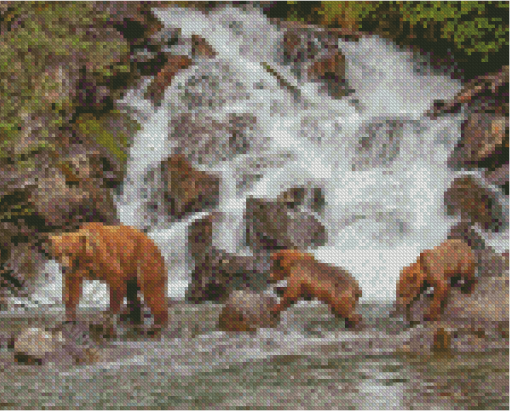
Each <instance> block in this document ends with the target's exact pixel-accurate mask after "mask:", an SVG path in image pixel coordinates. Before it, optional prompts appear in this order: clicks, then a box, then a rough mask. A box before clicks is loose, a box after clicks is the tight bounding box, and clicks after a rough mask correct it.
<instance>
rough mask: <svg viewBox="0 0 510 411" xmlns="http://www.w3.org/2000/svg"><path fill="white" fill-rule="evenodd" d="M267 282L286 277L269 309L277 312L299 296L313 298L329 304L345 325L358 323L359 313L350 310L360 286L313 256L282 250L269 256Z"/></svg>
mask: <svg viewBox="0 0 510 411" xmlns="http://www.w3.org/2000/svg"><path fill="white" fill-rule="evenodd" d="M271 260H272V268H271V274H270V281H271V282H278V281H281V280H283V279H287V288H286V289H285V291H284V294H283V297H282V300H281V302H280V303H279V304H278V305H276V306H275V307H273V308H272V309H271V313H272V314H273V315H275V316H276V315H279V313H280V312H281V311H284V310H286V309H287V308H288V307H289V306H290V305H291V304H293V303H295V302H297V301H298V300H299V299H300V298H306V299H309V298H313V297H316V298H317V299H319V300H320V301H322V302H324V303H326V304H328V305H329V307H330V309H331V311H332V312H333V313H334V314H335V315H336V316H339V317H342V318H344V319H345V326H346V327H347V328H351V327H354V326H356V325H358V324H359V323H360V321H361V315H360V314H355V313H354V309H355V308H356V304H357V302H358V300H359V298H360V297H361V288H360V286H359V284H358V282H357V281H356V279H355V278H354V277H353V276H351V275H350V274H349V273H348V272H347V271H345V270H343V269H341V268H339V267H335V266H332V265H329V264H325V263H322V262H319V261H317V260H316V259H315V258H314V257H313V255H311V254H307V253H300V252H298V251H295V250H283V251H279V252H276V253H273V254H272V255H271Z"/></svg>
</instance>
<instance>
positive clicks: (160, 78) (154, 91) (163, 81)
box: [145, 55, 192, 106]
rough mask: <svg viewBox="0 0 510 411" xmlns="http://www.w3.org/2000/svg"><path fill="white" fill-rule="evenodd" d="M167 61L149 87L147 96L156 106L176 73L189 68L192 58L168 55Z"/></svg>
mask: <svg viewBox="0 0 510 411" xmlns="http://www.w3.org/2000/svg"><path fill="white" fill-rule="evenodd" d="M166 59H167V62H166V64H165V65H164V66H163V68H162V69H161V70H160V71H159V73H158V74H157V75H156V77H155V78H154V80H152V82H151V84H150V85H149V87H148V88H147V91H146V93H145V98H146V99H148V100H150V101H152V103H153V104H154V105H155V106H159V105H160V104H161V101H162V100H163V97H164V95H165V90H166V88H167V87H169V86H170V85H171V84H172V80H173V78H174V77H175V75H176V74H177V73H178V72H179V71H181V70H184V69H186V68H188V67H189V66H190V65H191V63H192V60H191V59H190V58H189V57H187V56H174V55H167V56H166Z"/></svg>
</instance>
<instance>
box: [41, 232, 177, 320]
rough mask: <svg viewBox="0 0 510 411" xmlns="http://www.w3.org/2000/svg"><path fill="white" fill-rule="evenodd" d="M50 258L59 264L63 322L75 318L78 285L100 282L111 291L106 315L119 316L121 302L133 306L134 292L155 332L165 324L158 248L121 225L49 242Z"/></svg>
mask: <svg viewBox="0 0 510 411" xmlns="http://www.w3.org/2000/svg"><path fill="white" fill-rule="evenodd" d="M49 245H50V246H49V250H48V251H49V254H50V256H51V257H52V258H54V259H56V260H57V261H58V262H59V263H60V264H61V265H62V271H63V274H64V296H63V297H64V302H65V307H66V320H67V321H74V320H75V319H76V306H77V305H78V303H79V299H80V295H81V288H82V281H83V279H88V280H100V281H104V282H106V283H107V284H108V286H109V288H110V311H111V313H112V314H114V315H115V314H118V313H119V311H120V307H121V304H122V301H123V300H124V297H126V296H127V297H128V306H129V305H131V306H134V305H136V303H137V301H136V299H137V293H136V291H137V289H138V288H139V289H140V291H141V292H142V294H143V296H144V300H145V303H146V304H147V305H148V306H149V308H150V309H151V311H152V315H153V316H154V324H155V328H156V330H157V329H161V327H163V326H164V325H166V324H167V321H168V311H167V304H166V293H167V272H166V269H165V263H164V258H163V256H162V255H161V253H160V251H159V249H158V247H157V246H156V244H155V243H154V242H153V241H152V240H151V239H150V238H148V237H147V236H146V235H145V234H144V233H142V232H141V231H139V230H137V229H135V228H133V227H129V226H124V225H119V226H105V225H103V224H102V223H87V224H84V225H83V226H81V227H80V229H79V230H78V231H76V232H72V233H66V234H62V235H57V236H50V237H49Z"/></svg>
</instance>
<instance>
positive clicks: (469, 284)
mask: <svg viewBox="0 0 510 411" xmlns="http://www.w3.org/2000/svg"><path fill="white" fill-rule="evenodd" d="M475 273H476V263H475V262H474V261H473V262H471V263H469V264H468V267H466V269H465V271H464V273H463V277H464V284H463V285H462V288H461V291H462V293H463V294H471V293H472V292H473V290H474V288H475V285H476V282H477V280H476V276H475Z"/></svg>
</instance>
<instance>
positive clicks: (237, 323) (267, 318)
mask: <svg viewBox="0 0 510 411" xmlns="http://www.w3.org/2000/svg"><path fill="white" fill-rule="evenodd" d="M276 303H277V301H276V298H274V297H272V296H269V295H264V294H259V293H254V292H251V291H248V290H236V291H234V292H233V293H232V294H230V296H229V298H228V300H227V301H226V304H225V306H224V307H223V309H222V310H221V313H220V316H219V320H218V328H219V329H220V330H221V331H241V332H243V331H250V332H252V331H256V330H257V329H258V328H270V327H275V326H276V324H277V319H276V318H274V317H273V316H272V315H271V308H273V307H274V306H275V305H276Z"/></svg>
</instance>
